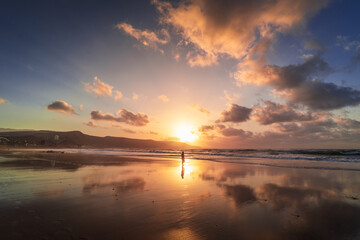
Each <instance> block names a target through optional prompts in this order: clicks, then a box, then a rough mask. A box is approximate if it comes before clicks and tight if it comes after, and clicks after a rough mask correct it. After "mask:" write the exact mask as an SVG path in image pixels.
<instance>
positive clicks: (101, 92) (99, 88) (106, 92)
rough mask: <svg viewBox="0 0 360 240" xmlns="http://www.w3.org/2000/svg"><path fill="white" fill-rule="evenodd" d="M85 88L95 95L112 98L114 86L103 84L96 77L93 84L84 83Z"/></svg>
mask: <svg viewBox="0 0 360 240" xmlns="http://www.w3.org/2000/svg"><path fill="white" fill-rule="evenodd" d="M83 84H84V86H85V89H86V91H88V92H91V93H95V94H96V95H98V97H100V96H109V97H111V96H112V90H113V88H114V87H113V86H110V85H109V84H106V83H104V82H102V81H101V80H100V79H99V78H98V77H97V76H95V77H94V82H93V83H92V84H91V83H83Z"/></svg>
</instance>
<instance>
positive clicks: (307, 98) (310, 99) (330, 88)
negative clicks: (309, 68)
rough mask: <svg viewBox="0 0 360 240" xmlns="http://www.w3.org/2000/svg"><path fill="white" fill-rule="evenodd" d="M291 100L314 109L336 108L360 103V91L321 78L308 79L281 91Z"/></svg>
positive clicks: (281, 93) (282, 94)
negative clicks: (323, 80) (294, 86)
mask: <svg viewBox="0 0 360 240" xmlns="http://www.w3.org/2000/svg"><path fill="white" fill-rule="evenodd" d="M279 93H280V95H281V96H283V97H285V98H287V99H288V100H289V101H290V102H293V103H301V104H304V105H305V106H309V107H310V108H312V109H314V110H335V109H339V108H342V107H347V106H357V105H359V104H360V91H359V90H356V89H354V88H351V87H342V86H338V85H336V84H334V83H326V82H322V81H320V80H313V81H306V82H304V83H303V84H302V85H301V86H300V87H297V88H292V89H289V90H287V91H286V92H279Z"/></svg>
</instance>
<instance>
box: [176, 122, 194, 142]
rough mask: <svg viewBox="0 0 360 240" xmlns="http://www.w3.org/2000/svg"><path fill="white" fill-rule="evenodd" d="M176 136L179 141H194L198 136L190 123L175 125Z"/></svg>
mask: <svg viewBox="0 0 360 240" xmlns="http://www.w3.org/2000/svg"><path fill="white" fill-rule="evenodd" d="M176 137H177V138H179V140H180V142H194V141H195V140H196V139H197V138H198V136H197V135H196V132H195V129H194V128H193V127H192V126H190V125H179V126H177V127H176Z"/></svg>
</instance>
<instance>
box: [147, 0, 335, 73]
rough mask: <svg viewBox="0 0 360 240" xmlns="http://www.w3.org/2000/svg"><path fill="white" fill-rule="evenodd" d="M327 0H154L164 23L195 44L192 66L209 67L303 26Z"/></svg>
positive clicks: (189, 59) (244, 54)
mask: <svg viewBox="0 0 360 240" xmlns="http://www.w3.org/2000/svg"><path fill="white" fill-rule="evenodd" d="M327 2H328V1H327V0H320V1H312V0H277V1H266V0H263V1H237V0H229V1H226V2H223V1H218V0H190V1H183V2H181V3H180V4H178V5H177V6H173V5H172V4H170V3H168V2H162V1H157V0H154V1H153V3H154V4H155V5H156V7H157V9H158V10H159V12H160V13H161V19H160V22H161V23H164V24H170V25H172V26H174V27H175V28H176V29H177V31H178V32H179V33H180V34H181V36H182V37H183V38H184V39H185V40H186V41H188V42H189V43H191V44H192V46H193V47H194V50H195V51H196V55H195V56H193V57H189V58H188V62H189V64H190V65H191V66H208V65H213V64H216V63H217V60H218V58H219V57H221V56H223V55H226V56H230V57H232V58H235V59H242V58H243V57H244V56H246V55H247V54H249V50H251V49H252V48H254V47H256V45H257V44H258V43H259V42H262V41H263V40H264V39H270V40H271V41H273V39H274V35H275V34H276V33H278V32H285V31H288V30H290V29H292V28H293V27H296V26H301V25H303V24H304V23H305V22H306V20H307V19H308V18H309V17H310V16H312V15H314V14H315V13H316V12H317V11H319V10H320V9H321V8H323V7H325V6H326V4H327Z"/></svg>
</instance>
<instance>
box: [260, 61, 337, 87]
mask: <svg viewBox="0 0 360 240" xmlns="http://www.w3.org/2000/svg"><path fill="white" fill-rule="evenodd" d="M264 71H265V72H264V74H265V75H266V81H268V83H269V84H270V85H272V86H273V87H275V89H277V90H283V89H292V88H297V87H301V85H302V84H303V83H304V82H306V81H309V80H311V79H313V78H319V77H322V76H326V75H327V74H329V73H330V72H331V71H333V70H332V68H331V67H330V66H329V64H328V63H327V62H325V61H324V60H323V59H322V58H321V57H320V55H319V54H318V55H315V56H312V57H309V58H306V59H305V61H304V63H302V64H297V65H293V64H290V65H288V66H284V67H280V66H277V65H268V66H266V67H265V69H264Z"/></svg>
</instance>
